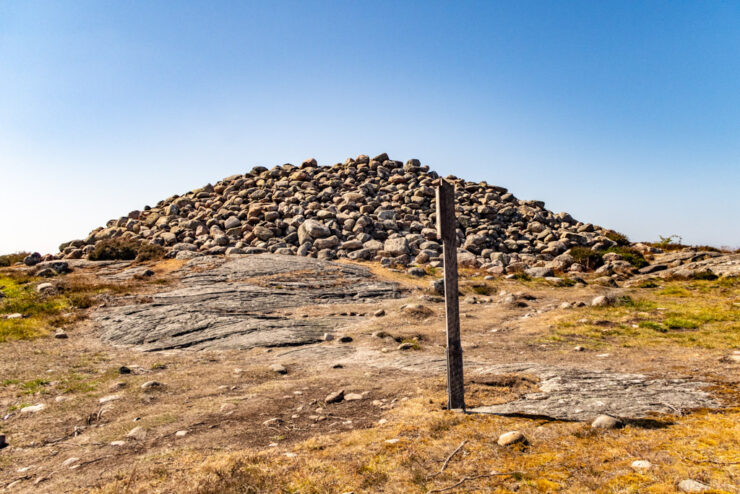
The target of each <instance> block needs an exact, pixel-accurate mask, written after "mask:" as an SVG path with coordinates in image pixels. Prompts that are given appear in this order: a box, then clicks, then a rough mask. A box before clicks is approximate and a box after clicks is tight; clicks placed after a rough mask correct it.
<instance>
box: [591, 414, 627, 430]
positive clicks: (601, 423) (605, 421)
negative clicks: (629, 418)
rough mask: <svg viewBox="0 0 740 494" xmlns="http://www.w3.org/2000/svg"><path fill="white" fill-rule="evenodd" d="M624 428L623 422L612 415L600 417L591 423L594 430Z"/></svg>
mask: <svg viewBox="0 0 740 494" xmlns="http://www.w3.org/2000/svg"><path fill="white" fill-rule="evenodd" d="M621 426H622V421H621V420H619V419H618V418H616V417H612V416H611V415H599V416H598V417H596V418H595V419H594V421H593V422H591V427H593V428H594V429H616V428H617V427H621Z"/></svg>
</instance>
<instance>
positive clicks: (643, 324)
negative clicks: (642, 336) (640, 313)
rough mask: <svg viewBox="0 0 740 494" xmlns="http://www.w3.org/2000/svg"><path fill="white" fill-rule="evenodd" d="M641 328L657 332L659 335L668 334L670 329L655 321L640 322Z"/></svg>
mask: <svg viewBox="0 0 740 494" xmlns="http://www.w3.org/2000/svg"><path fill="white" fill-rule="evenodd" d="M639 326H640V327H641V328H647V329H652V330H653V331H657V332H659V333H667V332H668V329H667V328H666V327H665V326H663V325H662V324H660V323H659V322H654V321H640V324H639Z"/></svg>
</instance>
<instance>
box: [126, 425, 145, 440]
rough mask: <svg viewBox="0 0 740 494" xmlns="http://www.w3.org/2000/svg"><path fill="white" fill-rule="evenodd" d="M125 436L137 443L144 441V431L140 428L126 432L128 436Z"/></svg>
mask: <svg viewBox="0 0 740 494" xmlns="http://www.w3.org/2000/svg"><path fill="white" fill-rule="evenodd" d="M126 436H127V437H130V438H131V439H135V440H137V441H143V440H144V439H146V429H144V428H143V427H141V426H138V427H134V428H133V429H131V430H130V431H129V432H128V434H126Z"/></svg>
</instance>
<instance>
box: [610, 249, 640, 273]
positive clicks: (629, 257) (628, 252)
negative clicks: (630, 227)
mask: <svg viewBox="0 0 740 494" xmlns="http://www.w3.org/2000/svg"><path fill="white" fill-rule="evenodd" d="M606 251H607V252H614V253H615V254H619V255H620V256H622V258H623V259H624V260H625V261H627V262H628V263H630V264H632V265H633V266H634V267H636V268H637V269H640V268H644V267H645V266H647V265H648V264H650V263H649V262H647V260H646V259H645V257H644V256H643V255H642V254H641V253H640V252H639V251H638V250H637V249H633V248H632V247H610V248H609V249H607V250H606Z"/></svg>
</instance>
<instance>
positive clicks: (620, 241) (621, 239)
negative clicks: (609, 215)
mask: <svg viewBox="0 0 740 494" xmlns="http://www.w3.org/2000/svg"><path fill="white" fill-rule="evenodd" d="M605 236H606V238H608V239H609V240H611V241H612V242H616V243H617V245H622V246H624V245H629V244H630V239H628V238H627V235H624V234H622V233H619V232H615V231H614V230H609V231H608V232H606V235H605Z"/></svg>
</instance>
